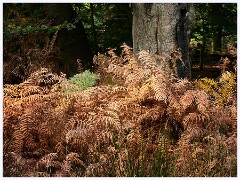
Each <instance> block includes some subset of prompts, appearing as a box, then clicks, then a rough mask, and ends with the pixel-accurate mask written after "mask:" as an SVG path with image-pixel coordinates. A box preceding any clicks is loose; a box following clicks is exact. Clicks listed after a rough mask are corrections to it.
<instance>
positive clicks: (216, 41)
mask: <svg viewBox="0 0 240 180" xmlns="http://www.w3.org/2000/svg"><path fill="white" fill-rule="evenodd" d="M221 48H222V27H221V26H218V27H217V28H216V29H215V31H214V32H213V52H216V51H221Z"/></svg>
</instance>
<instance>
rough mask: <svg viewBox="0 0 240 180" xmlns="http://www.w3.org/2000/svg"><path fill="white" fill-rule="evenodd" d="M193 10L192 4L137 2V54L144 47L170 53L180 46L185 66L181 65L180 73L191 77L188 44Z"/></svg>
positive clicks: (135, 20) (134, 39) (135, 12)
mask: <svg viewBox="0 0 240 180" xmlns="http://www.w3.org/2000/svg"><path fill="white" fill-rule="evenodd" d="M193 11H194V8H193V5H192V4H178V3H174V4H172V3H171V4H170V3H168V4H151V3H150V4H149V3H147V4H133V52H134V54H135V55H137V53H138V52H139V51H141V50H148V51H149V52H150V53H152V54H162V53H170V51H172V50H173V49H174V48H179V47H180V48H181V49H182V57H183V62H184V65H183V64H182V63H178V64H177V68H178V69H177V70H178V76H179V77H189V75H190V68H191V67H190V62H189V52H188V51H189V49H188V43H189V34H190V33H189V32H190V29H191V28H192V22H193V16H192V15H193ZM162 63H163V62H162ZM166 74H167V72H166Z"/></svg>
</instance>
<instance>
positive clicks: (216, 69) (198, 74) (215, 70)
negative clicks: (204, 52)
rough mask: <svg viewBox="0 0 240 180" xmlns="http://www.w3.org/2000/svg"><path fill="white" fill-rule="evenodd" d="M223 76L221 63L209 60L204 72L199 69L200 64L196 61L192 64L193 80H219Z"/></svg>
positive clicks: (205, 64)
mask: <svg viewBox="0 0 240 180" xmlns="http://www.w3.org/2000/svg"><path fill="white" fill-rule="evenodd" d="M220 75H221V67H220V63H219V61H216V60H215V61H213V60H207V61H206V62H205V63H204V66H203V70H200V69H199V62H197V61H195V62H193V64H192V79H193V80H195V79H199V78H204V77H207V78H213V79H215V78H218V77H219V76H220Z"/></svg>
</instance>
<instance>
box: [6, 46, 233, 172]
mask: <svg viewBox="0 0 240 180" xmlns="http://www.w3.org/2000/svg"><path fill="white" fill-rule="evenodd" d="M122 48H123V49H122V53H121V55H120V56H117V55H116V54H115V53H114V51H113V50H110V51H109V56H106V55H102V54H100V55H98V56H95V57H94V63H95V65H96V66H97V68H96V70H95V73H96V74H97V75H98V78H99V81H98V84H96V85H95V86H92V87H89V88H87V89H85V90H77V91H65V90H64V88H63V86H64V87H66V83H67V82H68V80H67V79H66V77H65V76H64V74H60V75H58V74H55V73H53V72H51V70H50V69H48V68H42V69H39V70H38V71H35V72H34V73H32V74H31V75H30V76H29V78H28V79H27V80H26V81H24V82H23V83H20V84H18V85H4V102H3V105H4V112H3V117H4V119H3V121H4V122H3V129H4V132H3V139H4V144H3V152H4V154H3V162H4V171H3V173H4V176H61V177H62V176H71V177H73V176H121V177H123V176H124V177H126V176H164V177H173V176H237V110H236V92H235V91H234V89H233V90H232V89H231V88H229V89H228V91H227V92H228V93H229V94H228V96H227V100H228V101H227V102H228V103H221V105H219V104H218V102H219V98H220V96H212V94H210V93H209V91H206V90H204V88H201V87H200V86H198V85H197V83H196V82H192V81H190V80H188V79H179V78H176V77H175V74H176V72H175V70H174V68H170V66H169V68H170V69H173V71H171V73H170V74H168V75H166V74H165V73H164V67H163V66H162V65H159V63H158V61H160V60H164V61H166V64H167V63H169V64H171V67H175V65H174V63H175V62H176V60H177V59H178V58H177V57H176V54H178V53H177V52H178V51H177V50H175V51H173V52H172V53H171V54H170V55H163V56H161V57H160V56H156V55H151V54H149V53H148V52H147V51H141V52H139V54H138V60H136V59H135V58H134V56H133V54H132V49H131V48H130V47H129V46H127V45H126V44H124V45H123V46H122ZM138 61H139V62H138ZM165 68H166V67H165ZM223 78H225V76H224V74H223V75H222V76H221V77H220V80H219V82H220V81H221V79H223ZM221 82H222V81H221ZM235 88H236V87H235ZM230 90H232V91H230ZM234 92H235V93H234ZM215 93H219V91H215ZM214 97H217V98H214ZM224 97H225V96H224ZM230 101H231V102H230ZM221 102H225V99H224V100H223V101H221Z"/></svg>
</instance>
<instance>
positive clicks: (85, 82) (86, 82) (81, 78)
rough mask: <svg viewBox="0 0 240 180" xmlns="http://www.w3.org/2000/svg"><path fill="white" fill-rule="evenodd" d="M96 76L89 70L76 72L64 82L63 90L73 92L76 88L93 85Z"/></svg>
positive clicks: (82, 88) (95, 81) (81, 88)
mask: <svg viewBox="0 0 240 180" xmlns="http://www.w3.org/2000/svg"><path fill="white" fill-rule="evenodd" d="M97 80H98V76H97V75H96V74H94V73H92V72H90V71H89V70H86V71H84V72H83V73H80V74H76V75H74V76H73V77H71V78H70V79H69V80H68V81H67V83H65V84H64V87H63V89H64V91H70V92H75V91H78V90H85V89H87V88H88V87H91V86H94V85H95V84H96V83H97Z"/></svg>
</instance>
